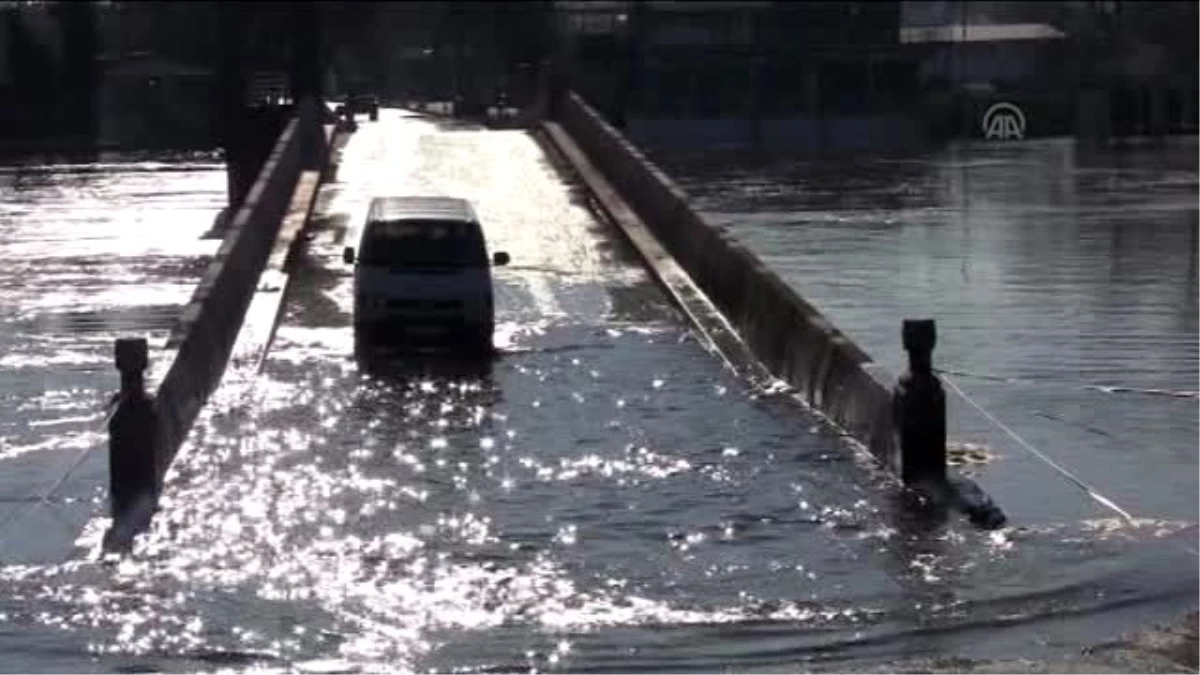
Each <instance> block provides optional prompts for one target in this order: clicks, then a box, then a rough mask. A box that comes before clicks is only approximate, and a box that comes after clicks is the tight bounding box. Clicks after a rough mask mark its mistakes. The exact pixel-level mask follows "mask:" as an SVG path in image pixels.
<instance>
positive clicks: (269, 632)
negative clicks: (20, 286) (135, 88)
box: [0, 112, 1195, 672]
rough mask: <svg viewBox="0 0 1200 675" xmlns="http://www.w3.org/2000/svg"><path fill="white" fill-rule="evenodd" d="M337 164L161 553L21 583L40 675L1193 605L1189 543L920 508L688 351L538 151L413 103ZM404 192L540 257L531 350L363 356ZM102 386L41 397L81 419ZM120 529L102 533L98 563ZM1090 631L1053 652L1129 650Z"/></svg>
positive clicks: (526, 289)
mask: <svg viewBox="0 0 1200 675" xmlns="http://www.w3.org/2000/svg"><path fill="white" fill-rule="evenodd" d="M339 173H340V179H341V181H342V182H340V183H337V184H332V185H329V186H326V187H324V188H323V189H322V192H323V194H322V196H321V200H320V206H319V208H318V213H317V222H318V223H319V224H318V225H317V227H316V230H315V231H314V236H313V238H312V240H311V241H310V242H309V245H308V248H307V250H306V252H305V253H304V254H303V255H302V256H301V260H300V261H299V263H298V272H297V274H296V279H295V281H294V283H295V286H294V287H293V288H292V289H291V290H290V291H289V296H288V298H289V299H288V303H287V307H286V308H285V316H284V319H283V322H282V325H281V327H280V329H279V333H278V336H277V338H276V344H275V346H274V348H273V351H272V354H271V357H270V359H269V360H268V362H267V366H266V369H265V372H264V373H262V375H261V376H260V377H259V378H256V379H249V380H240V379H239V380H235V381H227V382H226V383H225V385H224V386H223V387H222V388H221V389H220V390H219V391H218V392H217V394H216V395H215V396H214V397H213V399H212V400H211V401H210V403H209V405H208V406H207V407H206V408H205V410H204V412H203V413H202V416H201V419H200V420H199V421H198V423H197V426H196V428H195V430H194V431H193V433H192V435H191V437H190V439H189V441H188V443H187V445H186V447H185V448H184V450H183V452H182V453H181V455H180V457H179V459H178V460H177V463H176V465H175V467H174V468H173V469H172V473H171V474H170V476H169V480H168V485H167V488H166V491H165V496H164V499H163V504H162V509H161V511H160V513H159V514H158V516H157V517H156V519H155V521H154V524H153V526H152V530H151V531H150V532H148V533H147V534H146V535H145V536H143V537H142V538H141V539H140V540H139V542H138V545H137V548H136V550H135V552H134V554H133V556H132V557H129V558H126V559H123V560H107V561H100V560H94V559H92V558H90V557H88V556H87V555H80V556H78V557H77V559H76V560H74V561H71V562H66V563H60V564H37V565H8V566H7V567H5V568H3V569H0V584H2V585H3V586H4V587H5V588H6V590H7V592H6V594H5V595H4V597H0V616H2V618H0V621H2V623H0V625H2V626H3V629H0V652H3V653H6V654H10V655H14V654H15V655H16V656H15V657H14V658H12V659H10V660H9V663H10V664H11V665H15V666H16V667H17V668H20V669H23V670H49V669H58V670H80V669H95V670H114V669H116V668H125V667H151V668H156V669H162V670H170V671H184V670H218V669H234V670H243V671H248V670H255V669H261V668H268V669H279V668H294V669H297V670H300V671H303V672H346V671H353V670H358V669H361V670H380V669H386V670H426V669H433V670H438V671H449V670H467V671H470V670H482V669H487V670H614V669H616V670H626V671H648V670H658V669H667V670H680V669H690V670H702V671H712V670H718V669H723V668H730V667H732V668H736V669H743V670H749V669H761V668H767V667H780V666H782V667H788V666H794V665H795V664H798V663H800V662H804V661H812V660H817V661H831V660H833V661H837V662H843V663H851V662H854V661H874V662H878V661H881V660H886V659H889V658H895V657H898V656H912V655H925V654H930V653H937V652H938V651H939V650H947V651H951V652H961V653H966V654H970V655H974V656H987V655H988V651H989V650H991V651H993V652H997V653H998V654H1004V655H1011V653H1012V649H1013V644H1014V641H1015V644H1017V645H1021V647H1019V648H1021V649H1025V650H1026V651H1025V652H1024V653H1029V651H1028V650H1030V649H1033V647H1029V646H1028V645H1029V644H1032V643H1034V642H1036V641H1035V640H1034V638H1035V637H1037V636H1039V635H1040V634H1041V633H1042V632H1044V631H1045V624H1044V620H1045V619H1047V618H1048V617H1056V616H1060V615H1061V614H1062V613H1064V612H1066V613H1083V614H1087V613H1089V612H1098V611H1099V610H1101V609H1105V608H1114V607H1122V606H1127V605H1129V604H1131V600H1132V601H1137V602H1133V603H1132V604H1135V605H1137V604H1139V603H1140V605H1146V604H1147V603H1152V601H1156V600H1162V598H1163V595H1164V593H1165V594H1167V595H1170V594H1171V593H1172V592H1174V591H1176V590H1177V589H1178V588H1186V587H1188V585H1189V584H1190V585H1191V587H1192V588H1194V585H1195V581H1194V577H1193V578H1182V579H1179V578H1175V579H1167V580H1166V581H1163V580H1162V579H1161V578H1160V577H1162V574H1161V573H1162V572H1163V570H1170V569H1173V568H1172V567H1171V563H1168V562H1163V561H1164V560H1167V559H1168V558H1169V556H1168V555H1167V554H1166V553H1164V550H1167V551H1169V548H1164V546H1165V545H1164V544H1159V543H1156V540H1158V539H1168V538H1173V537H1175V536H1177V535H1178V533H1179V531H1180V530H1181V528H1183V527H1184V524H1181V523H1177V522H1158V521H1153V522H1138V523H1133V524H1122V523H1114V522H1111V521H1103V522H1101V521H1091V520H1089V521H1084V522H1078V521H1075V522H1072V521H1067V522H1065V523H1059V524H1054V523H1037V524H1034V525H1033V526H1029V527H1020V528H1011V529H1006V530H1003V531H1001V532H993V533H981V532H977V531H975V530H972V529H970V528H967V527H963V526H961V524H957V523H951V524H944V523H938V522H936V521H929V520H927V519H922V518H913V517H910V516H907V515H905V513H906V512H905V510H903V509H901V508H899V507H897V506H896V504H895V500H896V499H898V498H899V497H898V495H897V492H896V490H895V486H894V484H893V483H892V482H891V481H890V480H889V479H888V478H887V477H886V476H883V475H882V474H881V473H880V472H878V471H877V470H875V469H874V468H873V467H872V466H871V465H870V463H869V462H867V461H865V460H864V458H863V457H861V456H860V455H855V454H854V453H853V452H852V451H851V450H850V449H849V448H847V447H844V446H843V445H842V444H841V443H840V442H839V441H838V439H837V436H836V434H833V433H830V432H829V431H827V430H825V429H823V428H822V427H821V426H820V425H819V424H817V423H816V421H815V420H814V419H813V418H812V417H810V416H808V415H807V414H805V413H803V412H802V411H799V410H798V409H797V408H796V407H795V406H794V405H792V404H791V403H789V402H787V401H785V400H781V399H780V398H779V397H776V396H762V395H759V394H756V393H754V392H752V391H750V389H749V388H748V387H747V386H746V385H745V384H744V383H742V382H739V381H736V380H735V379H733V378H732V377H731V376H730V375H729V374H728V373H726V372H724V371H723V370H721V366H720V364H719V361H717V360H716V359H713V358H712V357H711V356H709V355H708V354H706V353H705V352H704V351H703V349H702V348H701V347H699V346H698V345H697V344H696V342H695V341H693V340H690V339H688V338H687V332H686V329H685V328H684V327H683V325H682V324H681V323H680V322H679V320H678V318H677V316H676V315H675V314H674V312H673V310H671V309H670V308H669V306H667V305H666V303H665V302H664V301H663V300H662V299H661V297H660V296H659V294H658V293H657V292H656V291H655V290H654V289H653V287H652V286H650V284H649V280H648V279H647V278H646V275H645V273H644V272H642V271H641V270H640V269H639V268H638V267H637V266H636V264H633V263H631V262H630V261H629V258H628V257H627V256H626V255H625V254H624V253H623V252H622V251H621V250H620V249H619V248H618V247H616V246H614V243H613V238H612V235H611V234H610V233H607V232H605V231H604V230H603V229H602V228H601V227H600V226H598V225H597V224H596V223H595V222H594V221H593V220H592V219H591V218H590V217H589V215H588V213H587V211H586V209H585V208H584V207H583V206H581V205H580V203H579V202H578V200H577V199H575V198H574V195H573V192H572V190H571V189H570V187H569V186H566V185H563V183H562V182H561V180H560V179H559V178H558V177H557V176H556V175H555V172H554V169H553V168H552V167H551V166H550V165H548V164H547V163H546V162H545V160H544V159H542V157H541V155H540V151H539V149H538V147H537V146H536V144H535V143H534V141H533V140H532V139H530V138H529V137H527V136H525V135H524V134H521V133H518V132H485V131H480V130H470V129H464V130H445V129H440V128H439V127H438V123H435V122H431V121H427V120H421V119H413V118H411V117H405V116H400V115H396V114H395V113H390V112H389V113H386V114H385V115H384V116H383V118H382V120H381V122H380V123H378V124H363V125H362V126H361V127H360V130H359V132H358V133H357V134H356V135H355V136H354V137H353V138H352V139H351V141H350V143H349V146H348V147H347V148H346V150H345V152H344V154H343V157H342V161H341V167H340V172H339ZM379 192H390V193H394V192H433V193H442V194H465V195H467V196H470V197H471V198H472V199H474V200H475V201H476V205H477V206H478V208H479V210H480V212H481V214H482V215H483V219H484V220H485V223H486V225H485V226H486V228H487V234H488V238H489V242H490V245H491V246H492V248H493V249H494V250H501V249H503V250H508V251H510V252H511V253H512V255H513V261H514V262H513V265H512V267H510V268H505V269H502V270H498V271H497V275H496V283H497V302H496V304H497V312H498V317H497V321H498V331H497V332H498V340H497V342H498V345H499V347H500V351H501V353H500V355H499V356H498V357H497V359H496V360H495V361H494V362H491V363H490V364H487V365H486V367H484V368H483V369H482V372H478V373H468V374H461V373H447V372H442V371H440V370H439V369H438V368H436V367H433V366H432V365H431V364H425V366H424V369H423V370H422V369H421V368H418V369H416V370H412V371H410V372H409V373H408V374H407V375H396V374H388V375H377V376H370V375H367V374H364V373H363V372H361V371H360V369H359V368H358V366H357V365H356V364H355V362H354V361H353V359H352V358H351V352H352V336H351V334H350V329H349V325H348V319H349V312H350V307H351V298H350V292H351V282H350V278H349V275H348V270H347V269H345V268H344V267H342V266H341V263H340V262H339V260H340V246H341V245H342V242H343V241H344V237H345V236H352V235H347V234H346V232H345V228H346V227H347V226H350V227H353V226H354V225H355V224H356V223H357V222H358V219H360V218H361V217H362V215H363V213H362V209H363V207H364V206H365V202H366V199H367V198H368V197H369V196H370V195H373V194H376V193H379ZM21 217H24V216H18V217H17V222H18V224H19V223H20V222H21V221H20V218H21ZM9 218H10V219H11V218H12V216H9ZM80 396H81V393H80V392H75V393H74V394H70V393H64V392H63V391H57V390H56V391H55V392H54V393H52V394H47V395H45V396H44V397H43V398H42V401H43V402H42V403H40V404H39V405H40V406H44V407H46V408H51V409H53V411H54V412H53V417H54V418H56V419H60V418H63V417H66V416H68V415H70V416H81V412H82V410H83V409H88V406H86V405H81V404H80V402H79V398H80ZM85 398H86V396H85ZM535 403H537V404H538V405H536V406H535V405H534V404H535ZM13 409H14V410H16V406H14V407H13ZM20 414H28V413H20ZM55 428H56V427H55V426H53V425H51V426H47V427H42V428H41V429H42V431H41V432H39V433H45V434H50V433H54V432H52V431H50V430H51V429H55ZM6 442H7V441H6ZM30 452H32V451H30ZM96 512H97V513H99V510H97V511H96ZM106 524H107V523H106V522H105V521H104V519H102V518H96V519H94V520H92V521H90V522H89V523H88V524H87V526H86V527H85V528H84V529H83V532H82V534H81V535H80V537H79V542H78V544H79V547H80V549H81V550H83V551H87V552H89V553H90V552H94V551H95V549H96V546H97V544H98V541H99V538H100V536H101V534H102V532H103V530H104V528H105V526H106ZM0 552H2V551H0ZM1114 561H1118V562H1116V563H1114ZM1147 579H1159V580H1158V581H1155V582H1149V581H1147ZM1054 621H1059V619H1054ZM1063 623H1064V624H1065V622H1063ZM1084 623H1086V624H1088V626H1090V627H1085V628H1079V629H1075V630H1076V633H1071V634H1068V631H1067V629H1066V628H1056V629H1055V630H1058V631H1060V633H1058V636H1059V638H1060V639H1062V640H1070V639H1072V638H1071V637H1070V636H1071V635H1077V634H1078V635H1087V636H1092V637H1099V636H1107V632H1105V627H1104V626H1102V625H1094V624H1095V623H1096V622H1087V621H1085V622H1084ZM1009 625H1012V626H1017V627H1020V626H1027V627H1028V629H1027V630H1025V631H1024V632H1022V631H1020V630H1014V631H1013V632H1012V633H1011V635H1012V637H1010V638H1008V640H1009V641H1008V642H1007V643H1006V642H1005V638H1003V637H995V638H993V639H992V640H987V641H980V640H979V639H978V634H977V633H975V632H973V630H972V629H973V627H978V626H992V627H1000V626H1009ZM1054 625H1055V626H1060V625H1063V624H1060V623H1055V624H1054ZM1080 631H1082V633H1080ZM1088 631H1091V632H1088Z"/></svg>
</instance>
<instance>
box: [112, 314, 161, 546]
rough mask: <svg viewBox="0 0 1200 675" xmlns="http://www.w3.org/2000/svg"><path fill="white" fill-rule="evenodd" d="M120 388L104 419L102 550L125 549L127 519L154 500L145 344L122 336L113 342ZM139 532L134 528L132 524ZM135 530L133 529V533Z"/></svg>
mask: <svg viewBox="0 0 1200 675" xmlns="http://www.w3.org/2000/svg"><path fill="white" fill-rule="evenodd" d="M116 361H117V370H119V371H120V372H121V391H120V392H119V393H118V394H117V395H116V396H114V397H113V403H114V404H115V405H116V407H117V408H116V411H115V412H113V415H112V418H111V419H110V420H109V422H108V475H109V503H110V506H111V509H112V519H113V527H112V529H111V530H109V532H108V533H107V534H106V535H105V550H113V548H114V547H118V548H120V547H127V546H128V544H129V542H130V540H132V534H130V535H128V536H118V535H119V533H122V532H125V531H127V530H130V529H131V528H130V524H129V522H128V521H129V518H130V517H131V516H136V519H137V520H138V521H139V523H138V524H139V525H141V524H142V523H141V522H140V521H144V520H147V519H146V518H145V517H143V516H138V514H137V513H135V512H139V513H140V512H141V511H145V510H146V508H145V505H146V504H147V503H149V504H151V505H153V504H156V503H157V501H158V466H157V462H158V455H157V452H156V450H157V449H156V444H157V435H158V416H157V412H156V411H155V407H154V399H153V398H152V397H151V396H150V394H148V393H147V392H146V382H145V375H144V374H145V371H146V367H147V366H148V365H149V363H148V346H147V344H146V340H145V339H144V338H123V339H119V340H117V343H116ZM135 529H136V530H137V531H140V528H135ZM133 534H136V531H134V532H133Z"/></svg>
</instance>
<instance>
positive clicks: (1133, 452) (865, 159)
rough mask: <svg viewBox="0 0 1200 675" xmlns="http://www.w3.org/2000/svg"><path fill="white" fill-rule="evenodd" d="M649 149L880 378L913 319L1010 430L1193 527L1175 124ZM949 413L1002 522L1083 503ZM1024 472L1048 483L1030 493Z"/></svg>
mask: <svg viewBox="0 0 1200 675" xmlns="http://www.w3.org/2000/svg"><path fill="white" fill-rule="evenodd" d="M660 160H661V161H662V163H663V165H664V167H665V168H666V170H667V171H668V173H670V174H671V175H672V176H673V177H675V178H676V180H678V181H679V182H680V184H681V186H683V187H684V189H685V190H687V191H688V193H689V194H691V195H693V197H694V199H695V203H696V206H697V208H698V209H699V210H701V211H702V212H704V213H706V214H707V215H708V216H709V217H710V218H711V219H712V221H713V222H714V223H718V224H722V225H725V226H727V227H728V228H730V230H731V231H732V232H733V233H735V234H736V235H737V236H738V237H739V238H740V239H741V240H743V241H744V242H746V243H747V244H748V245H749V246H750V247H751V248H752V249H753V250H754V251H755V252H756V253H758V254H759V255H760V256H762V257H763V259H764V260H765V261H766V262H767V263H769V264H770V265H771V266H772V268H773V269H775V270H777V271H778V273H779V274H780V275H781V276H782V277H783V278H784V279H785V280H786V281H788V282H789V283H791V284H792V285H793V287H794V288H796V290H797V291H798V292H799V293H800V294H802V295H803V296H804V297H806V298H807V299H808V300H809V301H810V302H812V303H813V304H814V305H816V306H817V307H819V308H820V309H821V310H822V311H824V312H825V313H826V314H827V315H828V316H829V317H830V319H831V320H832V321H833V322H834V323H835V324H836V325H837V326H838V327H839V328H841V329H842V330H843V331H845V332H846V333H847V334H848V335H849V336H850V337H851V338H852V339H854V340H855V341H856V342H858V343H859V344H860V345H862V346H863V348H864V349H866V350H867V352H868V353H869V354H871V355H872V356H873V357H874V358H875V359H876V360H877V361H879V362H881V363H882V364H884V365H885V366H887V367H889V368H890V369H891V370H892V371H893V372H897V373H898V372H900V371H902V370H903V369H904V365H905V356H904V352H903V349H902V347H901V344H900V324H901V321H902V320H903V319H904V318H906V317H913V318H917V317H922V318H923V317H928V318H934V319H936V320H937V321H938V346H937V349H936V351H935V353H934V359H935V364H936V365H937V366H938V367H940V368H942V369H943V370H945V371H948V372H949V373H950V377H951V379H952V381H953V382H954V383H955V384H956V385H957V386H958V387H960V388H961V389H962V390H963V391H964V392H966V393H967V394H968V395H969V396H970V397H971V398H972V399H973V400H974V401H975V402H977V403H978V404H980V406H981V407H983V408H984V409H985V410H987V411H989V413H990V414H992V415H993V416H994V417H996V418H997V419H998V420H999V421H1000V422H1002V423H1004V424H1005V425H1006V426H1008V427H1009V428H1010V429H1011V430H1012V431H1013V432H1015V433H1016V435H1017V436H1020V437H1021V438H1022V439H1023V440H1024V441H1026V442H1027V443H1029V444H1030V445H1032V446H1033V447H1034V448H1036V449H1037V450H1038V451H1040V452H1041V453H1043V454H1045V455H1047V456H1048V457H1049V458H1051V459H1052V460H1053V461H1055V462H1056V463H1058V464H1060V465H1062V466H1063V467H1064V468H1067V469H1068V470H1070V471H1071V472H1072V473H1073V474H1075V475H1076V476H1077V477H1079V478H1080V479H1082V480H1084V481H1085V482H1086V483H1088V484H1089V485H1091V486H1092V487H1094V488H1095V489H1097V490H1099V492H1100V493H1101V494H1103V495H1104V496H1106V497H1108V498H1110V499H1111V500H1112V501H1114V502H1115V503H1116V504H1117V505H1119V506H1120V507H1121V508H1123V509H1124V510H1126V511H1127V512H1130V513H1132V514H1135V515H1138V516H1144V517H1155V518H1166V519H1182V520H1187V521H1191V522H1195V521H1196V518H1197V490H1198V484H1197V457H1198V454H1197V436H1198V430H1200V423H1198V422H1200V415H1198V412H1197V410H1198V409H1197V389H1198V384H1197V380H1198V378H1200V374H1198V365H1197V364H1198V347H1197V339H1198V329H1197V267H1196V262H1197V245H1198V242H1197V227H1198V224H1197V208H1198V205H1197V141H1196V138H1195V137H1190V138H1182V139H1171V140H1169V141H1166V143H1165V145H1163V146H1146V145H1139V146H1135V147H1130V148H1126V149H1124V150H1119V151H1118V150H1091V151H1088V150H1084V149H1082V148H1077V147H1076V145H1075V143H1074V142H1073V141H1071V140H1065V139H1064V140H1044V141H1032V142H1021V143H1013V144H974V145H969V146H963V147H958V148H955V149H951V150H948V151H944V152H940V153H935V154H931V155H926V156H907V157H897V156H890V157H889V156H875V157H871V156H860V157H856V158H854V160H853V161H845V160H841V159H832V158H827V159H815V160H810V161H795V160H788V159H779V158H776V159H773V160H764V159H763V158H757V159H754V158H749V157H746V156H740V157H739V156H736V155H724V156H721V157H716V156H713V155H711V154H709V155H706V156H705V157H704V160H703V163H701V162H700V161H696V159H695V158H689V157H686V156H676V157H661V158H660ZM949 404H950V408H951V410H950V415H951V420H950V421H951V424H952V433H953V434H954V435H955V436H956V437H957V440H958V441H960V442H964V443H979V444H984V445H987V446H989V447H990V448H991V449H992V450H993V451H994V453H995V456H996V457H995V461H994V462H993V463H992V464H990V465H989V466H988V467H987V468H986V469H982V470H980V478H981V480H982V481H983V482H984V483H985V484H986V486H987V487H988V489H989V490H990V491H992V492H993V493H994V494H995V496H997V497H998V498H999V499H1000V501H1001V504H1002V505H1005V506H1007V507H1008V509H1009V511H1010V514H1011V515H1013V516H1014V517H1015V518H1017V519H1018V520H1019V521H1023V522H1037V521H1039V520H1042V519H1044V518H1046V517H1047V516H1050V517H1086V515H1087V514H1088V513H1100V512H1102V511H1103V510H1104V509H1103V508H1097V506H1096V504H1095V503H1094V502H1092V501H1091V500H1089V499H1088V498H1087V497H1086V496H1083V493H1082V492H1081V491H1079V490H1078V489H1076V488H1072V487H1070V486H1069V484H1068V483H1066V482H1065V481H1064V480H1063V479H1062V478H1061V477H1060V476H1058V475H1057V474H1055V473H1054V472H1053V471H1052V470H1049V469H1048V467H1047V466H1046V464H1045V462H1044V461H1042V460H1041V459H1038V458H1037V457H1036V456H1034V455H1033V453H1032V452H1030V451H1029V450H1028V449H1025V448H1023V447H1022V446H1021V445H1020V444H1019V442H1017V441H1016V440H1014V439H1013V438H1012V437H1011V436H1009V435H1008V434H1007V433H1004V432H1002V431H1000V430H999V429H998V427H997V426H996V425H995V424H993V423H992V422H990V421H988V420H987V419H986V418H985V417H984V416H983V415H982V414H981V413H979V412H978V411H977V410H976V409H974V408H973V407H971V406H970V404H969V403H966V402H965V401H964V400H963V399H962V398H960V397H958V396H951V397H950V398H949ZM1042 476H1045V477H1047V479H1049V480H1053V481H1057V482H1059V483H1061V485H1062V487H1063V489H1062V490H1060V491H1057V492H1058V494H1057V495H1053V496H1042V495H1040V494H1039V495H1037V498H1036V499H1030V497H1031V496H1034V495H1031V494H1030V483H1031V481H1040V480H1042V478H1041V477H1042ZM1081 497H1082V498H1081Z"/></svg>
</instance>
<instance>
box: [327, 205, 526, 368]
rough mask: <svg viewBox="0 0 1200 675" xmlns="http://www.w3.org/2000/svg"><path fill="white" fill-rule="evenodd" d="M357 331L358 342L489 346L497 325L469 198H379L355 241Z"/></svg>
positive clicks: (350, 254) (487, 264)
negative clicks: (357, 242)
mask: <svg viewBox="0 0 1200 675" xmlns="http://www.w3.org/2000/svg"><path fill="white" fill-rule="evenodd" d="M343 259H344V260H345V262H346V263H347V264H354V265H355V268H354V332H355V337H356V341H357V343H358V344H359V345H361V346H363V347H373V346H375V345H377V344H379V342H380V341H381V340H384V341H386V344H387V346H390V347H397V348H404V347H421V346H435V347H443V348H445V347H449V348H454V349H465V350H468V351H470V352H472V353H484V352H490V351H491V349H492V331H493V328H494V327H495V316H494V306H493V299H492V270H491V268H492V266H493V265H495V266H500V265H506V264H508V254H507V253H503V252H499V253H496V254H495V255H494V256H492V257H491V259H489V258H488V253H487V244H486V243H485V242H484V238H483V230H482V228H480V226H479V218H478V217H476V215H475V210H474V209H473V208H471V204H470V202H468V201H466V200H465V199H455V198H449V197H376V198H375V199H373V200H371V207H370V211H369V213H368V215H367V223H366V226H365V227H364V228H363V231H362V236H361V238H360V239H359V245H358V251H357V255H356V252H355V250H354V248H353V247H350V246H347V247H346V249H345V250H344V252H343Z"/></svg>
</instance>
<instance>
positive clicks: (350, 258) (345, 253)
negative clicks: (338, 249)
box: [342, 246, 354, 265]
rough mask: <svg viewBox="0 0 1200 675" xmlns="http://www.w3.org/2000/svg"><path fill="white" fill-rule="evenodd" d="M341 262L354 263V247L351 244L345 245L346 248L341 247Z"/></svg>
mask: <svg viewBox="0 0 1200 675" xmlns="http://www.w3.org/2000/svg"><path fill="white" fill-rule="evenodd" d="M342 262H344V263H346V264H347V265H353V264H354V247H353V246H347V247H346V248H344V249H342Z"/></svg>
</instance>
